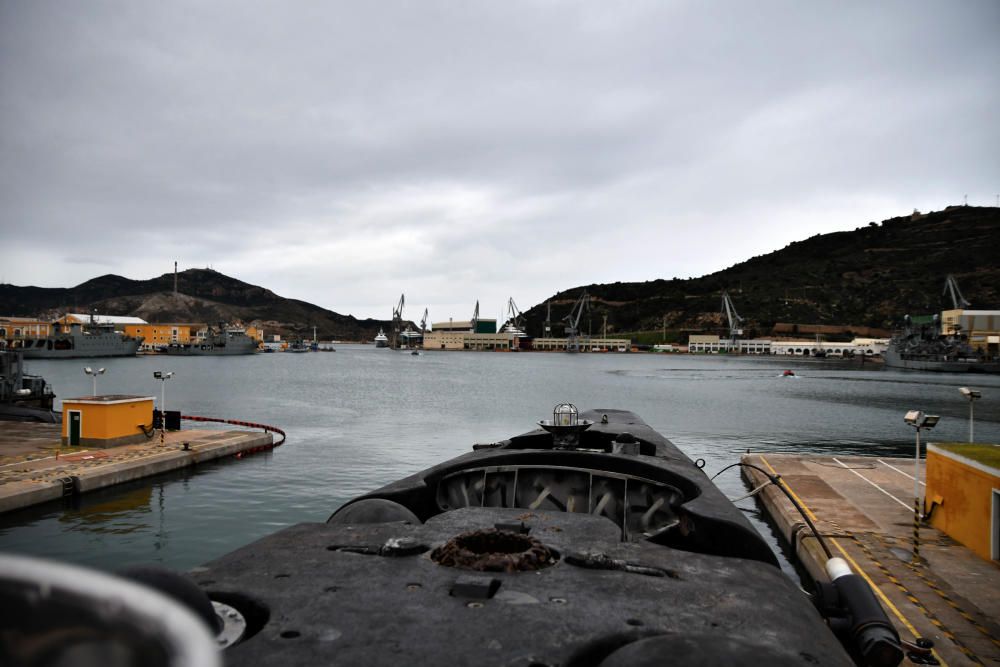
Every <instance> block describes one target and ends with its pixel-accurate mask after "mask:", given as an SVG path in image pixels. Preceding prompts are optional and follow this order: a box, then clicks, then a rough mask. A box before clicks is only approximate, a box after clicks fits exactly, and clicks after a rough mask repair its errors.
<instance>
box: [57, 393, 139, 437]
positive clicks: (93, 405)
mask: <svg viewBox="0 0 1000 667" xmlns="http://www.w3.org/2000/svg"><path fill="white" fill-rule="evenodd" d="M75 410H79V411H80V413H81V414H80V417H81V419H80V440H81V442H82V441H95V440H117V439H120V438H130V437H133V436H136V435H138V436H140V437H144V436H142V431H141V430H140V429H139V428H138V425H139V424H144V425H145V426H146V427H147V428H149V427H150V426H151V425H152V423H153V398H152V397H130V398H123V399H120V400H116V401H108V402H101V401H88V400H83V399H76V400H74V399H66V400H64V401H63V423H62V438H63V443H64V444H65V443H68V442H69V422H70V420H69V413H70V411H75ZM136 440H138V438H136Z"/></svg>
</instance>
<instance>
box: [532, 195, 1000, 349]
mask: <svg viewBox="0 0 1000 667" xmlns="http://www.w3.org/2000/svg"><path fill="white" fill-rule="evenodd" d="M997 248H1000V209H998V208H994V207H970V206H955V207H949V208H947V209H945V210H944V211H938V212H934V213H928V214H924V215H921V214H917V213H914V214H913V215H910V216H905V217H899V218H892V219H890V220H885V221H883V222H882V223H881V224H879V223H876V222H870V223H867V224H866V225H865V226H863V227H858V228H857V229H855V230H854V231H848V232H836V233H832V234H822V235H817V236H813V237H812V238H809V239H806V240H804V241H799V242H796V243H792V244H790V245H788V246H787V247H785V248H783V249H781V250H778V251H775V252H772V253H769V254H767V255H761V256H758V257H753V258H751V259H749V260H747V261H745V262H741V263H740V264H736V265H735V266H731V267H729V268H727V269H725V270H722V271H718V272H716V273H712V274H710V275H707V276H702V277H701V278H693V279H689V280H677V279H674V280H653V281H648V282H643V283H613V284H604V285H586V286H582V287H576V288H573V289H570V290H566V291H564V292H560V293H558V294H556V295H554V296H553V297H552V298H551V299H550V303H551V311H552V321H553V333H554V334H556V335H559V334H561V333H562V331H563V327H562V325H561V324H557V323H558V322H559V320H560V318H562V317H563V316H565V315H567V314H568V313H569V311H570V309H571V308H572V306H573V303H574V302H575V301H576V299H577V298H578V297H579V295H580V294H581V292H582V291H583V289H586V290H587V292H588V293H589V294H590V296H591V300H592V301H591V305H592V313H591V314H590V317H589V319H590V322H591V327H592V331H593V333H594V334H598V333H600V331H601V326H602V321H603V317H604V316H607V324H608V332H609V334H610V333H613V332H635V331H644V330H659V329H661V327H663V326H664V322H665V323H666V328H667V329H668V330H669V331H670V332H672V333H673V335H672V336H669V335H668V337H672V338H674V339H675V340H684V339H685V338H686V334H687V333H691V332H707V333H723V332H724V329H723V316H722V314H721V292H722V290H728V291H729V294H730V297H731V298H732V300H733V302H734V303H735V306H736V309H737V311H738V312H739V314H740V315H741V316H743V317H744V318H746V322H745V326H744V328H745V330H746V333H745V335H748V336H752V335H765V334H771V333H772V331H774V330H775V328H776V325H778V327H777V328H778V329H779V330H780V329H784V331H785V332H790V331H792V332H795V333H806V329H807V328H808V327H807V325H835V326H836V327H840V328H842V329H844V330H850V329H852V328H853V329H854V330H855V331H857V332H858V333H861V332H862V331H863V330H864V329H863V328H864V327H869V328H874V329H875V330H878V329H892V328H895V327H897V326H898V324H899V322H900V320H901V318H902V317H903V315H905V314H907V313H913V314H917V313H932V312H937V311H940V310H942V309H943V308H950V307H951V302H950V300H949V299H948V297H946V296H944V295H943V294H942V290H943V287H944V282H945V277H946V276H947V275H948V274H953V275H954V276H955V277H956V279H957V280H958V284H959V285H960V287H961V289H962V292H963V294H964V296H965V298H966V299H968V300H969V301H970V302H972V307H973V308H978V309H996V308H998V307H1000V261H998V259H997V258H998V257H1000V254H998V250H997ZM525 315H526V319H527V331H528V333H529V334H531V335H535V336H538V335H541V332H542V326H543V322H544V320H545V317H546V305H545V303H542V304H539V305H537V306H535V307H533V308H532V309H531V310H529V311H528V312H527V313H525ZM586 320H587V316H584V318H583V327H582V328H583V330H584V331H586V330H587V325H586ZM800 325H801V326H800Z"/></svg>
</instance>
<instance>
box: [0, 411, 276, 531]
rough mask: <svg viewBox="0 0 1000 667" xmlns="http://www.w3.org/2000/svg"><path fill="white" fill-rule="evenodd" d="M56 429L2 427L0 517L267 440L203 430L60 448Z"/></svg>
mask: <svg viewBox="0 0 1000 667" xmlns="http://www.w3.org/2000/svg"><path fill="white" fill-rule="evenodd" d="M60 434H61V425H59V424H34V423H19V422H2V425H0V513H2V512H9V511H11V510H16V509H19V508H22V507H28V506H30V505H36V504H38V503H43V502H48V501H50V500H57V499H59V498H62V497H65V496H71V495H75V494H79V493H86V492H88V491H94V490H96V489H103V488H105V487H108V486H113V485H115V484H121V483H123V482H130V481H132V480H136V479H141V478H143V477H149V476H151V475H158V474H160V473H163V472H169V471H171V470H177V469H179V468H184V467H187V466H193V465H195V464H197V463H201V462H203V461H210V460H213V459H218V458H222V457H225V456H232V455H234V454H239V453H241V452H249V451H255V450H260V449H268V448H270V447H271V446H272V445H273V436H272V435H271V434H270V433H266V432H259V431H257V432H255V431H237V430H233V431H215V430H207V429H198V430H194V429H192V430H183V431H174V432H168V433H167V434H166V437H165V438H164V442H163V444H162V445H161V444H160V435H159V432H157V433H156V434H155V435H154V436H153V438H151V439H150V440H149V441H147V442H144V443H139V444H130V445H123V446H119V447H109V448H102V449H86V448H80V447H77V448H70V447H64V446H62V445H61V442H60Z"/></svg>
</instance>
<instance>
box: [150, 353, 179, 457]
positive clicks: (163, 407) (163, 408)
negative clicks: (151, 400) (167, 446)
mask: <svg viewBox="0 0 1000 667" xmlns="http://www.w3.org/2000/svg"><path fill="white" fill-rule="evenodd" d="M173 376H174V373H173V371H171V372H169V373H164V372H163V371H153V377H154V378H156V379H157V380H159V381H160V383H161V384H160V446H161V447H162V446H163V445H164V439H165V438H166V431H167V380H169V379H170V378H172V377H173Z"/></svg>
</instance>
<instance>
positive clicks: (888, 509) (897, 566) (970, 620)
mask: <svg viewBox="0 0 1000 667" xmlns="http://www.w3.org/2000/svg"><path fill="white" fill-rule="evenodd" d="M743 461H744V463H752V464H754V465H757V466H760V467H761V468H763V469H764V470H767V471H768V472H770V473H772V474H774V473H778V474H780V475H781V478H782V480H783V481H784V482H785V483H786V484H787V486H788V488H789V489H790V490H791V491H792V493H793V494H794V495H795V496H796V497H797V498H798V499H799V501H800V502H801V503H802V504H803V505H804V506H805V507H806V508H807V510H808V511H809V513H810V515H811V518H812V519H813V521H814V522H815V524H816V526H817V528H818V529H819V531H820V532H821V534H823V536H824V538H827V542H828V543H829V544H830V548H831V550H832V551H833V554H834V555H835V556H840V557H843V558H845V559H846V560H848V561H849V562H850V564H851V567H852V569H853V570H854V571H855V572H857V573H859V574H861V575H862V576H864V577H865V578H867V579H868V581H869V584H871V585H872V586H873V588H874V589H875V590H876V594H877V595H878V597H879V598H880V600H881V602H882V606H883V607H884V608H885V609H886V613H887V614H888V616H889V618H890V619H891V620H892V621H893V623H894V624H895V625H896V629H897V631H898V632H899V634H900V636H901V637H902V638H903V639H905V640H908V641H913V640H914V639H915V638H917V637H926V638H930V639H932V640H933V641H934V644H935V655H936V657H937V658H938V659H939V660H940V662H941V664H945V665H977V664H985V665H1000V625H998V620H1000V565H998V564H997V563H995V562H990V561H986V560H984V559H982V558H980V557H979V556H977V555H976V554H974V553H973V552H972V551H970V550H969V549H967V548H965V547H964V546H962V545H961V544H958V543H957V542H955V541H954V540H951V539H950V538H949V537H948V536H947V535H945V534H944V533H942V532H940V531H938V530H936V529H934V528H930V527H922V528H921V530H920V543H919V553H920V557H921V562H920V563H919V564H917V563H914V562H913V559H912V554H913V460H912V459H909V460H906V459H892V458H869V457H853V456H837V457H800V456H794V455H787V454H767V455H759V454H758V455H747V456H744V457H743ZM744 474H745V476H746V477H747V478H748V479H749V480H750V482H751V483H752V484H753V485H754V486H755V487H756V486H758V485H760V484H761V483H763V482H764V481H766V478H765V477H764V475H762V474H761V473H759V472H757V471H754V470H752V469H748V468H744ZM922 477H923V472H922V470H921V473H920V478H921V479H922ZM921 483H922V482H921ZM760 497H761V501H762V503H763V504H764V506H765V508H766V509H767V511H768V513H769V515H770V516H771V518H772V519H773V520H774V522H775V523H776V524H777V526H778V528H779V530H781V532H782V533H783V534H784V536H785V538H786V539H788V540H789V541H790V542H795V543H796V544H797V552H798V554H799V557H800V558H801V559H802V560H803V564H804V565H805V566H806V568H807V569H808V570H809V571H810V573H812V574H813V575H814V576H815V574H816V571H817V570H819V571H821V570H822V563H824V562H825V554H824V552H823V551H822V549H820V548H819V546H818V543H817V541H816V540H815V538H814V537H812V536H811V535H810V534H808V533H807V532H806V530H805V524H804V521H803V520H802V519H801V517H800V515H799V513H798V511H797V510H795V509H794V507H793V506H792V503H791V502H790V501H789V500H788V499H787V498H785V497H784V495H783V494H782V493H781V492H780V491H779V490H778V489H776V488H775V487H773V486H770V487H767V488H766V489H765V491H764V492H763V493H761V495H760ZM903 664H904V665H906V664H914V663H910V662H909V661H907V660H904V662H903Z"/></svg>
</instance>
